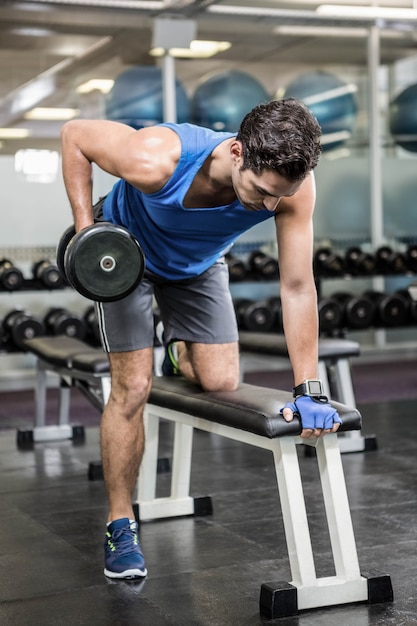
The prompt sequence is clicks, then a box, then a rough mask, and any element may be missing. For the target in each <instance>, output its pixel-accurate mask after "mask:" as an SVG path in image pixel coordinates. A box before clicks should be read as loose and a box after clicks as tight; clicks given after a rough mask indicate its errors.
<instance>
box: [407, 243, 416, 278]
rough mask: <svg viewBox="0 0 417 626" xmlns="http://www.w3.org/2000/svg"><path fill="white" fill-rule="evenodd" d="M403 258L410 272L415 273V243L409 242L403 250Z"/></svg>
mask: <svg viewBox="0 0 417 626" xmlns="http://www.w3.org/2000/svg"><path fill="white" fill-rule="evenodd" d="M405 260H406V263H407V267H408V269H409V271H410V272H413V273H414V274H415V273H417V245H416V244H410V245H409V246H407V249H406V251H405Z"/></svg>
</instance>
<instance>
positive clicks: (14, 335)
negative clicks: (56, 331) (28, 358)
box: [3, 309, 45, 351]
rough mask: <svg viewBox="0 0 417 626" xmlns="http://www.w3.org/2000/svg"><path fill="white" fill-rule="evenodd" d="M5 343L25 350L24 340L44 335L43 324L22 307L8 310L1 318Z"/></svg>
mask: <svg viewBox="0 0 417 626" xmlns="http://www.w3.org/2000/svg"><path fill="white" fill-rule="evenodd" d="M3 329H4V338H5V341H6V343H10V344H12V345H13V346H14V347H16V348H19V349H20V350H22V351H26V345H25V341H26V340H28V339H33V338H34V337H40V336H42V335H45V325H44V323H43V321H42V320H41V319H40V318H39V317H37V316H36V315H32V313H30V312H28V311H24V310H23V309H14V310H12V311H10V312H9V313H8V314H7V315H6V317H5V318H4V320H3Z"/></svg>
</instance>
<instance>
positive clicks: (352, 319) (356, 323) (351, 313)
mask: <svg viewBox="0 0 417 626" xmlns="http://www.w3.org/2000/svg"><path fill="white" fill-rule="evenodd" d="M332 298H333V299H334V300H336V301H337V302H339V304H340V305H341V307H342V324H343V326H345V327H346V328H349V329H352V330H364V329H366V328H370V327H371V326H373V324H374V319H375V302H374V301H373V300H371V299H370V298H368V297H367V296H365V295H363V294H359V295H355V294H352V293H349V292H344V291H343V292H336V293H334V294H332Z"/></svg>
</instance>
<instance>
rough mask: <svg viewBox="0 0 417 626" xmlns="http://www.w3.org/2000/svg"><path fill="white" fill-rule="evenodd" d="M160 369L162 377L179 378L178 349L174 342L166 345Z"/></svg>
mask: <svg viewBox="0 0 417 626" xmlns="http://www.w3.org/2000/svg"><path fill="white" fill-rule="evenodd" d="M161 369H162V375H163V376H181V372H180V370H179V367H178V349H177V342H176V341H171V343H169V344H168V345H167V347H166V350H165V357H164V360H163V361H162V366H161Z"/></svg>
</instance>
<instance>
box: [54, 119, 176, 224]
mask: <svg viewBox="0 0 417 626" xmlns="http://www.w3.org/2000/svg"><path fill="white" fill-rule="evenodd" d="M61 140H62V171H63V177H64V183H65V188H66V191H67V194H68V198H69V201H70V204H71V208H72V211H73V214H74V221H75V228H76V230H77V231H79V230H80V229H81V228H84V227H86V226H89V225H90V224H92V223H93V213H92V188H93V181H92V163H96V164H97V165H98V166H99V167H100V168H101V169H103V170H104V171H106V172H108V173H109V174H112V175H113V176H116V177H118V178H123V179H124V180H126V181H127V182H129V183H131V184H132V185H134V186H135V187H137V188H138V189H140V190H141V191H143V192H144V193H153V192H155V191H158V190H159V189H160V188H161V187H163V185H164V184H165V183H166V182H167V180H168V179H169V177H170V176H171V174H172V172H173V170H174V169H175V166H176V163H177V161H178V158H179V155H180V143H179V139H178V137H177V135H176V133H174V132H173V131H171V130H170V129H168V128H159V127H152V128H144V129H141V130H139V131H137V130H134V129H133V128H131V127H129V126H127V125H125V124H119V123H118V122H111V121H104V120H73V121H71V122H67V123H66V124H65V125H64V126H63V128H62V132H61Z"/></svg>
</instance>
